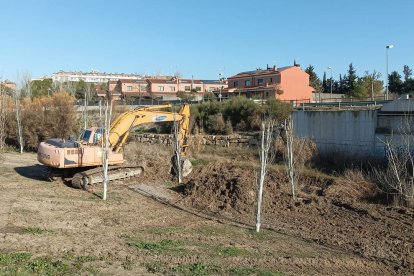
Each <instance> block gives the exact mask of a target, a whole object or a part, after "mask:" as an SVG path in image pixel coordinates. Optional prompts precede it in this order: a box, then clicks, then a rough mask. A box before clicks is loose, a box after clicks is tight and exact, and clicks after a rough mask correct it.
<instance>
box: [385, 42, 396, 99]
mask: <svg viewBox="0 0 414 276" xmlns="http://www.w3.org/2000/svg"><path fill="white" fill-rule="evenodd" d="M392 48H394V45H392V44H390V45H387V46H385V58H386V71H387V75H386V76H385V80H386V86H385V99H386V100H388V49H392Z"/></svg>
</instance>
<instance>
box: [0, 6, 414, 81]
mask: <svg viewBox="0 0 414 276" xmlns="http://www.w3.org/2000/svg"><path fill="white" fill-rule="evenodd" d="M0 5H1V15H0V32H1V34H2V35H1V39H0V78H1V79H10V80H13V81H16V80H17V81H18V78H19V76H22V75H23V74H26V73H30V74H31V76H32V77H33V78H38V77H42V76H44V75H50V74H52V73H54V72H57V71H59V70H65V71H91V70H98V71H100V72H112V73H140V74H147V75H153V74H172V73H174V72H180V73H181V74H182V75H183V76H184V77H186V78H191V76H194V78H195V79H218V77H219V74H220V73H221V74H223V75H224V76H226V77H229V76H232V75H235V74H237V73H239V72H242V71H249V70H254V69H256V68H265V67H266V65H267V64H269V65H270V66H271V65H274V64H275V65H276V66H278V67H282V66H289V65H293V61H294V60H296V62H297V63H299V64H301V67H302V68H303V69H305V68H306V67H307V66H308V65H309V64H312V65H313V66H314V68H315V71H316V73H317V74H318V75H319V77H321V78H322V75H323V73H324V72H327V74H328V77H329V75H330V71H329V70H328V69H327V68H328V66H332V73H333V76H334V78H335V79H337V78H338V76H339V74H345V73H346V71H347V69H348V65H349V64H350V63H351V62H352V63H353V65H354V67H355V68H356V70H357V74H358V75H363V73H364V72H365V71H367V70H368V71H370V72H372V71H373V70H376V71H378V72H380V73H381V74H382V76H383V77H384V76H385V74H386V73H385V72H386V45H389V44H393V45H394V46H395V47H394V48H392V49H389V50H388V54H389V55H388V61H389V72H391V71H394V70H396V71H399V72H400V73H402V68H403V66H404V65H405V64H406V65H409V66H410V67H411V68H413V67H414V16H413V13H414V1H412V0H393V1H390V0H387V1H385V0H358V1H355V0H348V1H334V0H319V1H318V0H313V1H311V0H290V1H286V0H283V1H281V0H273V1H272V0H269V1H264V0H263V1H260V0H256V1H245V0H227V1H226V0H221V1H220V0H217V1H216V0H193V1H189V0H175V1H174V0H141V1H140V0H136V1H134V0H130V1H122V0H118V1H115V0H113V1H112V0H71V1H67V0H66V1H64V0H53V1H52V0H36V1H35V0H31V1H30V0H26V1H23V0H13V1H10V0H0Z"/></svg>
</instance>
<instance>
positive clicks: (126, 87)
mask: <svg viewBox="0 0 414 276" xmlns="http://www.w3.org/2000/svg"><path fill="white" fill-rule="evenodd" d="M110 88H111V87H109V89H110ZM110 90H111V89H110ZM113 90H114V91H117V92H119V93H121V94H122V97H124V98H128V97H149V96H150V94H149V93H148V83H147V81H146V80H128V79H120V80H118V81H117V82H116V84H115V86H114V88H113Z"/></svg>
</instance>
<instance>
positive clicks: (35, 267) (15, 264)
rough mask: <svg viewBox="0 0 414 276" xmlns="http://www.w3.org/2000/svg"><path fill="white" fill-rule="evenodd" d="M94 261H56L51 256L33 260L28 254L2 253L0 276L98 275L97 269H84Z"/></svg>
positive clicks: (82, 258)
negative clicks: (85, 264) (85, 265)
mask: <svg viewBox="0 0 414 276" xmlns="http://www.w3.org/2000/svg"><path fill="white" fill-rule="evenodd" d="M94 260H97V259H96V258H95V257H92V256H79V257H69V258H68V257H64V258H63V259H56V258H52V257H50V256H42V257H37V258H33V257H32V254H31V253H27V252H18V253H0V275H75V274H82V273H83V274H84V275H98V274H100V273H99V272H98V271H96V270H95V269H93V268H84V267H83V264H84V263H85V262H90V261H94ZM83 274H82V275H83Z"/></svg>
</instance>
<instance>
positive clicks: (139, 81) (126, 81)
mask: <svg viewBox="0 0 414 276" xmlns="http://www.w3.org/2000/svg"><path fill="white" fill-rule="evenodd" d="M117 82H120V83H145V84H146V83H147V82H146V81H145V80H131V79H119V80H118V81H117Z"/></svg>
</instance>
